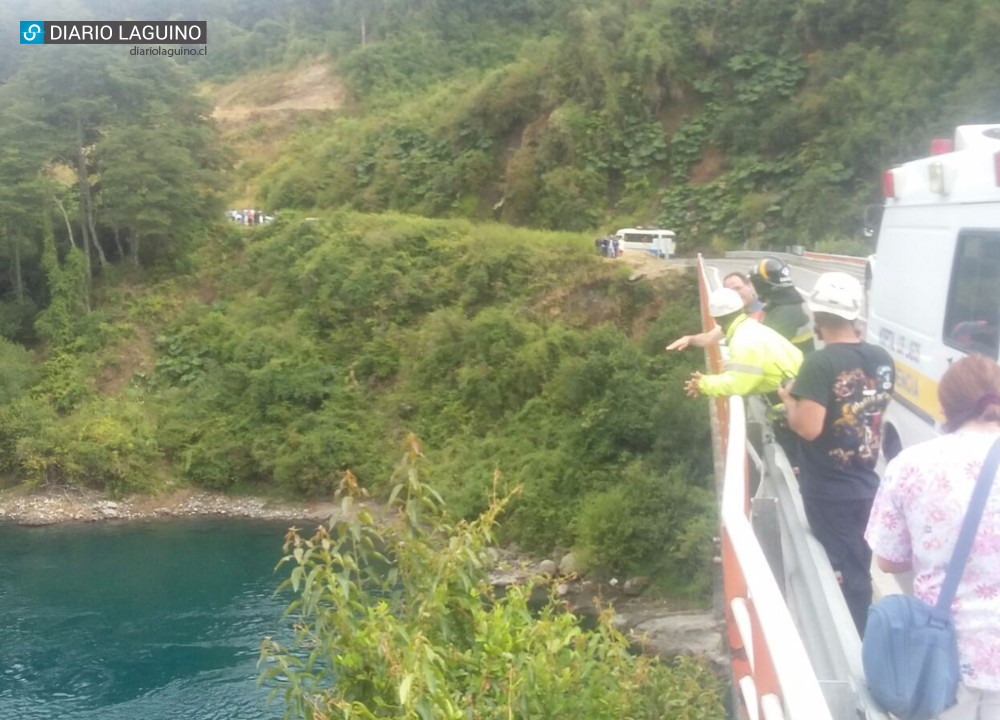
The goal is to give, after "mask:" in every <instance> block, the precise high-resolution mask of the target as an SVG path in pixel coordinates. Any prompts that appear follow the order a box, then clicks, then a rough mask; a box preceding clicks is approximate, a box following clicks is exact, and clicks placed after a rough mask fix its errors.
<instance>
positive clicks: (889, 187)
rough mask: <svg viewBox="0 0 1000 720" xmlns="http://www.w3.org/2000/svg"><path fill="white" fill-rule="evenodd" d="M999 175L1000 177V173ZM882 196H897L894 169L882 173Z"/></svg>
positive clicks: (999, 160) (998, 171)
mask: <svg viewBox="0 0 1000 720" xmlns="http://www.w3.org/2000/svg"><path fill="white" fill-rule="evenodd" d="M995 159H996V160H997V163H1000V153H997V155H996V158H995ZM997 173H1000V164H997ZM997 177H998V178H1000V174H998V175H997ZM882 197H884V198H886V199H889V198H894V197H896V177H895V175H893V174H892V170H886V171H885V172H884V173H882Z"/></svg>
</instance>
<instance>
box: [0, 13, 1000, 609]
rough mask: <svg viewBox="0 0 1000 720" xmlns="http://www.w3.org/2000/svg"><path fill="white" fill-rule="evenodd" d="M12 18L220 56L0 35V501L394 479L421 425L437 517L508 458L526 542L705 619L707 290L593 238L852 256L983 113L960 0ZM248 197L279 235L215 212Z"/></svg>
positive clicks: (984, 89) (476, 490)
mask: <svg viewBox="0 0 1000 720" xmlns="http://www.w3.org/2000/svg"><path fill="white" fill-rule="evenodd" d="M23 9H24V8H23V7H19V6H14V5H8V6H5V7H4V8H2V9H0V17H2V19H3V21H4V22H5V23H8V24H10V26H13V23H14V22H16V18H17V17H20V15H19V14H18V13H21V11H22V10H23ZM32 12H37V13H38V15H37V16H39V17H45V16H48V17H55V16H60V15H63V16H75V17H81V18H82V17H125V16H129V15H132V16H144V15H145V16H158V17H174V18H183V17H188V18H202V19H207V20H208V21H209V23H210V28H211V30H210V48H211V51H210V53H209V55H208V56H207V57H205V58H201V59H198V58H194V59H190V58H189V59H186V61H184V62H175V61H167V60H163V59H151V58H130V57H129V56H128V54H127V52H125V51H123V49H122V48H116V47H109V46H89V47H80V46H63V47H31V46H20V47H5V48H4V49H3V50H2V51H0V82H2V85H0V100H2V102H0V139H2V142H0V179H2V180H3V182H2V183H0V258H2V259H3V260H4V262H5V264H6V267H7V269H8V271H7V272H6V273H4V274H2V275H0V333H2V335H3V337H4V338H5V340H4V341H3V345H2V348H0V365H2V368H0V378H2V382H0V391H2V393H3V397H2V399H3V400H4V403H3V408H2V410H0V447H2V448H3V451H4V452H3V453H2V458H0V464H2V469H3V470H4V471H5V472H6V473H7V474H8V476H9V478H10V480H9V482H10V483H17V482H21V481H26V482H28V483H29V484H32V485H35V486H48V487H63V486H76V485H90V486H96V487H102V488H107V489H109V490H110V491H112V492H114V493H125V492H129V491H132V490H136V489H142V488H149V489H155V488H158V487H162V486H163V485H164V484H169V483H172V482H191V483H196V484H199V485H202V486H206V487H212V488H220V489H227V490H228V489H245V488H251V489H253V490H254V491H256V492H261V491H281V492H288V493H300V494H301V493H306V494H309V493H328V492H330V491H331V490H332V489H334V487H335V486H336V485H337V483H338V482H339V480H340V478H341V476H342V475H343V473H344V472H345V471H348V470H350V471H351V472H352V473H354V474H355V475H356V476H357V477H359V478H361V479H362V481H363V482H364V483H365V484H367V485H369V486H370V487H373V488H375V489H376V490H381V491H384V490H385V484H386V482H387V478H388V474H389V470H390V464H389V460H388V458H393V457H395V456H396V454H397V453H396V450H395V449H396V447H397V445H398V443H399V442H400V441H401V440H402V438H403V437H405V435H406V433H407V432H409V431H414V432H416V433H417V434H418V435H419V436H420V437H421V438H422V439H423V441H424V442H425V443H426V444H427V447H428V448H430V449H431V450H430V451H429V453H428V454H429V456H430V457H431V458H432V462H431V463H430V465H429V467H430V468H432V469H430V470H429V472H432V474H433V477H434V483H435V485H436V486H437V487H439V488H441V490H442V491H443V492H444V494H445V495H446V496H447V499H448V501H449V506H450V507H451V508H452V509H453V511H454V512H455V513H456V515H460V516H466V515H469V514H471V513H474V512H476V511H478V510H480V509H482V508H483V507H484V506H485V503H486V502H487V499H488V497H489V493H490V489H491V486H492V482H493V473H494V471H495V470H497V469H499V470H500V472H501V473H502V475H501V478H502V480H501V481H502V482H503V483H506V484H510V485H515V484H519V483H523V484H524V495H523V498H522V499H521V500H520V501H519V503H518V504H517V506H516V507H515V508H514V509H513V510H512V511H511V516H510V518H509V520H508V522H507V523H506V524H505V532H507V533H509V535H510V539H516V540H517V541H518V542H520V543H523V544H524V545H525V546H526V547H528V548H532V549H548V548H552V547H555V546H558V547H562V548H568V547H575V548H577V549H578V550H580V552H581V553H583V554H584V555H585V556H587V558H588V560H589V561H590V562H592V563H593V564H594V565H605V566H614V567H622V568H625V569H636V570H639V569H643V570H649V569H651V568H652V569H654V570H656V571H657V572H658V573H659V575H660V576H661V577H663V578H665V580H664V582H665V584H667V585H669V586H670V587H671V589H672V592H674V593H675V594H677V595H679V596H688V597H698V596H699V594H700V593H701V592H702V591H703V590H704V588H705V577H706V571H705V568H706V567H707V556H706V553H708V552H710V544H709V543H708V542H707V540H706V539H707V538H708V537H709V536H710V533H711V526H712V523H713V520H712V518H711V513H710V508H711V501H710V495H709V492H708V489H709V488H710V484H709V483H708V482H707V479H706V478H707V477H708V474H709V471H710V468H708V467H707V466H706V458H705V455H706V453H705V452H704V448H705V447H706V442H707V435H706V433H707V429H706V421H705V418H704V413H703V409H704V408H703V406H701V405H698V404H694V403H689V402H687V401H685V400H684V399H683V398H682V397H681V396H680V395H681V394H680V386H681V379H682V378H683V376H684V375H685V374H686V373H687V372H688V371H689V370H690V369H691V368H692V365H694V364H696V363H695V362H693V361H692V358H691V357H681V358H678V357H667V356H665V355H664V353H663V352H662V347H663V344H664V341H665V340H667V339H669V338H670V337H671V336H672V335H676V334H680V333H681V332H683V331H687V330H688V329H690V328H691V327H692V326H693V324H694V323H695V322H696V320H695V317H694V301H693V286H692V283H691V280H690V278H687V279H680V278H675V277H673V276H664V277H658V278H646V279H644V280H642V281H640V282H629V280H628V275H629V271H628V270H627V269H625V268H624V267H621V266H620V264H615V263H610V262H604V263H602V262H600V261H599V260H598V259H597V258H596V257H594V256H593V254H592V252H591V250H590V247H591V246H590V241H591V240H592V238H593V236H594V234H595V233H602V234H603V233H604V232H606V231H607V230H608V229H610V228H612V227H615V226H619V225H626V224H628V225H631V224H640V223H657V224H662V225H667V226H670V227H673V228H675V229H676V230H677V231H678V235H679V239H680V246H681V249H682V251H683V252H692V251H694V250H696V249H698V250H700V249H715V250H722V249H725V248H728V247H736V246H743V245H747V246H754V247H757V246H783V245H787V244H791V243H796V244H804V245H807V246H816V247H824V248H828V249H843V248H847V247H853V248H854V249H856V250H857V249H859V245H858V244H857V235H858V232H857V228H858V225H859V220H860V217H861V208H862V206H863V205H864V204H865V203H866V202H870V201H872V200H875V199H877V197H876V195H875V187H876V182H877V179H878V177H879V175H880V172H881V170H882V169H883V168H885V167H887V166H889V165H890V164H891V163H893V162H894V161H896V160H899V159H902V158H905V157H909V156H912V155H915V154H919V153H921V152H922V150H921V148H922V147H924V146H925V145H926V143H927V141H928V140H929V139H930V138H931V137H933V136H939V135H945V134H949V133H950V132H951V130H952V128H953V126H954V125H956V124H959V123H970V122H982V121H989V120H996V119H997V118H998V117H1000V107H998V104H1000V97H998V96H997V93H996V92H995V90H994V88H993V85H994V82H993V77H992V74H993V73H992V67H991V66H990V65H989V64H988V63H987V62H984V60H983V59H984V58H992V57H996V56H997V53H996V50H997V48H996V47H995V45H996V44H997V43H998V42H1000V41H998V40H997V38H1000V32H997V31H998V30H1000V7H998V6H996V4H995V3H987V2H985V1H978V0H959V1H957V2H952V3H947V4H941V3H935V2H931V1H930V0H912V1H910V2H903V1H902V0H879V1H877V2H841V1H840V0H837V1H836V2H834V1H833V0H809V1H803V0H799V1H797V2H791V0H762V1H760V2H753V3H749V2H732V1H731V0H703V1H699V2H690V1H688V0H643V1H640V0H635V1H633V2H621V1H619V0H616V1H614V2H612V1H611V0H589V1H588V2H578V1H576V0H574V1H572V2H571V1H570V0H548V1H546V2H541V1H540V0H496V1H495V2H489V3H487V2H481V1H473V0H383V1H381V2H371V1H370V0H365V1H363V0H337V1H336V2H330V1H329V0H322V1H320V0H298V1H297V2H289V3H282V4H273V3H270V2H264V1H263V0H253V1H252V2H237V0H219V2H216V3H213V4H210V5H206V4H205V3H202V2H195V0H170V1H167V2H162V1H160V0H157V1H156V2H154V1H153V0H139V1H138V2H132V3H123V2H119V1H118V0H75V1H73V2H70V1H69V0H67V1H66V2H60V1H57V0H53V1H51V2H39V3H37V4H34V5H33V6H32ZM213 105H214V106H213ZM213 112H214V116H215V118H217V120H218V122H216V121H215V120H213V119H212V118H213ZM234 203H240V204H242V203H247V204H253V205H255V206H257V207H265V208H267V209H268V210H269V211H277V212H278V214H279V215H278V216H279V222H277V223H275V224H274V225H271V226H267V227H261V228H253V229H247V228H237V227H234V226H225V225H224V223H225V221H224V220H223V219H222V218H223V210H224V208H225V207H226V206H227V205H229V206H231V205H233V204H234ZM396 213H399V214H396ZM308 216H314V217H315V218H318V219H315V220H309V219H307V218H308ZM528 228H534V229H528ZM567 233H569V234H567ZM664 477H665V478H667V481H666V482H663V481H662V478H664ZM651 497H657V498H658V499H659V502H655V503H651V502H649V498H651ZM650 508H656V509H655V510H651V509H650ZM664 548H668V549H669V552H668V553H666V554H664V552H663V549H664Z"/></svg>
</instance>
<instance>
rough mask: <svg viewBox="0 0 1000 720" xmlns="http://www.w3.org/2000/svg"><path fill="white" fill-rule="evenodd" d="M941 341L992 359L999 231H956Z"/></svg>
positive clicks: (997, 323)
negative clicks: (955, 246)
mask: <svg viewBox="0 0 1000 720" xmlns="http://www.w3.org/2000/svg"><path fill="white" fill-rule="evenodd" d="M944 341H945V343H946V344H947V345H949V346H951V347H953V348H957V349H958V350H962V351H964V352H975V353H980V354H983V355H988V356H989V357H992V358H994V359H995V358H996V357H997V350H998V346H1000V233H997V232H985V231H980V230H965V231H962V232H961V233H959V236H958V246H957V248H956V250H955V263H954V267H953V269H952V274H951V288H950V289H949V291H948V307H947V308H946V309H945V320H944Z"/></svg>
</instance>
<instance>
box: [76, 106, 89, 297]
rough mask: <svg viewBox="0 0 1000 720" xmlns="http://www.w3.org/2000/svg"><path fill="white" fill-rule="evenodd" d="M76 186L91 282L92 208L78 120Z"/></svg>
mask: <svg viewBox="0 0 1000 720" xmlns="http://www.w3.org/2000/svg"><path fill="white" fill-rule="evenodd" d="M76 138H77V140H76V185H77V190H78V191H79V193H80V235H81V236H82V237H83V256H84V258H85V259H86V262H87V278H88V279H87V282H88V284H89V282H90V275H91V268H90V238H91V236H90V223H88V222H87V208H88V207H90V182H89V181H88V180H87V165H86V158H84V156H83V124H82V123H81V121H80V118H77V119H76Z"/></svg>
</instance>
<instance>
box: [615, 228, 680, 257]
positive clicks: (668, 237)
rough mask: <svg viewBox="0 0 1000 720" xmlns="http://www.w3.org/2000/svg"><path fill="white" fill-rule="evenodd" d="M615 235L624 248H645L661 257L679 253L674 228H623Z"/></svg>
mask: <svg viewBox="0 0 1000 720" xmlns="http://www.w3.org/2000/svg"><path fill="white" fill-rule="evenodd" d="M615 237H617V238H618V242H619V243H620V245H621V247H622V249H624V250H645V251H646V252H648V253H651V254H653V255H655V256H656V257H659V258H669V257H673V256H674V255H675V254H676V253H677V236H676V234H675V233H674V231H673V230H663V229H661V228H622V229H621V230H619V231H618V232H616V233H615Z"/></svg>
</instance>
